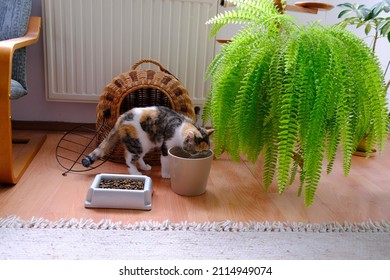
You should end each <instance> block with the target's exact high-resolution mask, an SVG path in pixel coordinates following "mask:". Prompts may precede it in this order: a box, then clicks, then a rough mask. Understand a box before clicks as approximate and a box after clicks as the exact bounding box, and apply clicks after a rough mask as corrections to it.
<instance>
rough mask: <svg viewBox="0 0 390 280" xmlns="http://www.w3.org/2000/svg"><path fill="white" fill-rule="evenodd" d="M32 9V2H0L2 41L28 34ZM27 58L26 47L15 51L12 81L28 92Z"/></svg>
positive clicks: (25, 0) (0, 0) (14, 0)
mask: <svg viewBox="0 0 390 280" xmlns="http://www.w3.org/2000/svg"><path fill="white" fill-rule="evenodd" d="M31 7H32V0H0V40H7V39H11V38H17V37H22V36H24V35H25V34H26V31H27V26H28V22H29V19H30V14H31ZM26 58H27V54H26V48H25V47H24V48H21V49H17V50H15V52H14V56H13V60H12V79H14V80H16V81H18V83H19V85H21V86H22V87H23V88H24V90H26ZM18 92H20V91H18ZM11 96H13V94H12V93H11ZM15 96H19V95H15Z"/></svg>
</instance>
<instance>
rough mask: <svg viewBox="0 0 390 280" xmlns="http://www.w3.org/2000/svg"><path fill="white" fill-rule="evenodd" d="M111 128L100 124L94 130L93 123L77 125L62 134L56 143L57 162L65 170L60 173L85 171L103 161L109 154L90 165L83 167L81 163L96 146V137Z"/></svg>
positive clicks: (99, 164)
mask: <svg viewBox="0 0 390 280" xmlns="http://www.w3.org/2000/svg"><path fill="white" fill-rule="evenodd" d="M110 129H111V128H108V127H106V126H105V125H102V126H101V127H100V128H99V129H98V130H96V127H95V125H90V126H89V125H79V126H77V127H75V128H73V129H72V130H70V131H68V132H67V133H65V134H64V136H62V138H61V139H60V141H59V142H58V144H57V148H56V158H57V162H58V163H59V164H60V165H61V166H62V167H63V168H64V169H65V170H66V171H65V172H64V173H62V175H64V176H66V175H67V173H69V172H85V171H89V170H92V169H95V168H97V167H99V166H101V165H102V164H103V163H105V162H106V161H107V160H108V159H109V157H110V155H111V153H110V155H108V156H106V157H104V158H102V159H98V160H96V161H95V162H94V163H93V164H92V165H91V166H89V167H84V166H83V165H82V163H81V161H82V160H83V158H84V157H85V156H87V155H88V154H89V153H91V152H92V151H93V150H94V149H95V148H96V147H97V146H98V138H99V136H100V137H101V134H102V133H103V131H106V130H110Z"/></svg>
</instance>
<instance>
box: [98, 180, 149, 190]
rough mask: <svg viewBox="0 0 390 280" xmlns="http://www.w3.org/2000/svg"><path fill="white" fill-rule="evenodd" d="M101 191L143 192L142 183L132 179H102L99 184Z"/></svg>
mask: <svg viewBox="0 0 390 280" xmlns="http://www.w3.org/2000/svg"><path fill="white" fill-rule="evenodd" d="M99 188H101V189H121V190H143V189H144V181H140V180H134V179H103V180H101V181H100V183H99Z"/></svg>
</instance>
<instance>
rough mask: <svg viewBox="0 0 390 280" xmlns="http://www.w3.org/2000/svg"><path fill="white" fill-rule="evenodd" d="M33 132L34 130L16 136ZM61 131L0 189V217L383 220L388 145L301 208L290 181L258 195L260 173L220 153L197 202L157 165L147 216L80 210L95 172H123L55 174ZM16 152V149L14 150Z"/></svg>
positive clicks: (387, 215)
mask: <svg viewBox="0 0 390 280" xmlns="http://www.w3.org/2000/svg"><path fill="white" fill-rule="evenodd" d="M21 133H22V134H23V133H34V132H21ZM62 135H63V133H61V132H47V140H46V142H45V144H44V145H43V147H42V148H41V150H40V152H39V153H38V155H37V156H36V157H35V159H34V160H33V162H32V164H31V165H30V167H29V168H28V169H27V172H26V173H25V175H24V176H23V177H22V179H21V180H20V182H19V183H18V184H17V185H15V186H12V187H4V186H3V187H1V188H0V217H4V216H8V215H16V216H19V217H21V218H23V219H30V218H32V217H42V218H45V219H49V220H59V219H62V218H77V219H93V220H95V221H96V222H98V221H100V220H102V219H110V220H112V221H122V222H123V223H133V222H136V221H149V220H153V221H159V222H162V221H164V220H170V221H171V222H179V221H189V222H191V221H194V222H205V221H223V220H231V221H243V222H247V221H289V222H311V223H323V222H330V221H338V222H344V221H349V222H362V221H367V220H373V221H376V220H390V150H389V149H390V147H389V146H390V145H388V146H387V148H386V149H385V151H384V153H383V154H380V155H376V156H375V157H372V158H368V159H367V158H362V157H357V156H354V157H353V163H352V169H351V172H350V174H349V176H348V177H345V176H344V175H343V172H342V169H341V164H340V161H337V162H336V164H335V168H334V170H333V172H332V173H331V174H330V175H323V177H322V179H321V181H320V185H319V187H318V190H317V193H316V197H315V200H314V203H313V205H312V206H310V207H306V206H305V205H304V202H303V198H302V197H297V184H296V183H298V182H296V183H295V184H294V185H293V186H291V187H290V188H289V189H288V190H287V191H286V192H285V193H283V194H282V195H279V194H278V193H277V191H276V189H275V186H273V187H271V189H270V190H269V191H268V192H265V191H264V190H263V187H262V183H261V168H260V167H258V166H253V165H252V164H250V163H247V162H239V163H236V162H232V161H230V160H229V159H228V156H223V157H221V158H220V159H217V160H214V161H213V164H212V169H211V173H210V176H209V181H208V186H207V191H206V193H205V194H203V195H201V196H198V197H183V196H180V195H177V194H175V193H174V192H173V191H172V190H171V188H170V180H167V179H161V178H160V170H159V167H157V166H155V167H153V168H152V170H151V171H148V172H146V173H145V175H148V176H150V177H151V178H152V181H153V189H154V193H153V207H152V210H150V211H142V210H117V209H87V208H85V207H84V202H85V198H86V194H87V191H88V188H89V187H90V185H91V183H92V181H93V179H94V177H95V175H96V174H98V173H126V172H127V169H126V167H125V166H124V165H122V164H117V163H113V162H106V163H104V164H103V165H101V166H100V167H99V168H97V169H94V170H91V171H88V172H82V173H69V174H68V175H67V176H63V175H62V173H63V172H64V169H63V168H62V167H61V166H60V165H59V164H58V162H57V160H56V146H57V144H58V141H59V140H60V139H61V137H62ZM17 149H18V150H20V148H17Z"/></svg>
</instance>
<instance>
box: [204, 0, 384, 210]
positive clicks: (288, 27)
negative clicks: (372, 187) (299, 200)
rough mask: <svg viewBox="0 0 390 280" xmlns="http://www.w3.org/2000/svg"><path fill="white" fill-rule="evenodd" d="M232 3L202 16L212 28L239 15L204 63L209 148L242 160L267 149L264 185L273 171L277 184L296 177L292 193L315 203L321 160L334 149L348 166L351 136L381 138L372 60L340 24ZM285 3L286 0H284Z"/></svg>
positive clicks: (380, 86) (255, 2)
mask: <svg viewBox="0 0 390 280" xmlns="http://www.w3.org/2000/svg"><path fill="white" fill-rule="evenodd" d="M233 2H234V4H236V9H235V10H233V11H230V12H226V13H224V14H221V15H218V16H216V17H214V18H212V19H210V20H209V21H208V23H209V24H213V25H214V26H213V29H212V31H211V35H215V34H216V33H217V32H218V30H219V29H220V28H221V27H223V26H224V25H226V24H231V23H244V24H245V27H244V28H242V29H241V30H240V32H238V34H236V35H235V36H234V37H233V38H232V42H231V43H229V44H225V45H224V46H223V47H222V48H221V52H220V53H219V54H218V55H217V56H216V57H215V59H214V60H213V62H212V63H211V64H210V65H209V68H208V72H207V75H208V77H209V78H210V79H211V89H210V93H209V95H208V98H207V101H206V104H205V110H204V115H203V117H204V119H210V120H211V121H212V124H213V126H214V128H215V129H216V131H215V135H214V142H215V154H216V156H217V157H218V156H220V155H221V154H222V153H223V152H227V153H229V154H231V155H232V158H233V159H234V160H240V158H241V156H242V155H245V156H246V157H247V158H248V159H249V160H251V161H253V162H254V161H256V160H257V158H258V157H259V155H261V154H262V155H263V156H264V166H263V181H264V187H265V189H268V187H269V186H270V185H271V184H272V183H273V181H274V179H275V178H276V179H277V186H278V190H279V193H283V192H284V191H285V189H286V188H288V187H289V185H291V184H292V183H293V182H294V180H295V177H296V173H297V171H298V169H299V167H301V168H302V170H300V173H299V180H300V185H299V190H298V194H299V195H300V194H301V193H303V194H304V201H305V204H306V205H311V204H312V203H313V200H314V197H315V192H316V189H317V187H318V183H319V181H320V178H321V175H322V171H323V166H324V161H327V164H326V171H327V172H328V173H330V172H331V171H332V167H333V163H334V161H335V157H336V154H337V151H338V150H339V148H340V150H341V152H342V156H343V168H344V173H345V174H346V175H347V174H348V173H349V170H350V168H351V157H352V153H353V152H354V151H355V149H356V146H357V144H358V143H359V141H360V140H361V139H362V138H363V136H365V135H368V137H367V141H368V144H369V147H371V148H374V147H378V149H379V150H382V149H383V148H384V146H385V143H386V141H387V125H388V118H387V115H388V109H387V104H386V93H385V88H384V81H383V73H382V71H381V68H380V65H379V62H378V59H377V58H376V56H375V55H374V54H373V53H372V52H371V51H370V49H369V48H368V47H367V46H366V45H365V44H364V42H363V41H362V40H361V39H359V38H358V37H356V36H355V35H353V34H352V33H350V32H348V31H346V30H344V29H342V28H341V27H339V26H323V25H321V24H319V23H312V24H309V25H305V26H302V25H299V24H297V23H296V22H295V21H294V19H293V18H292V17H290V16H288V15H286V14H280V13H279V12H278V10H277V8H276V7H275V6H274V4H273V3H272V1H269V0H236V1H233ZM283 4H284V5H285V1H283Z"/></svg>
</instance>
